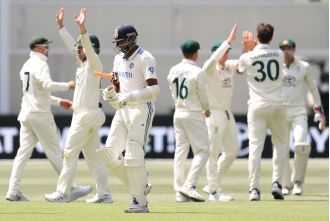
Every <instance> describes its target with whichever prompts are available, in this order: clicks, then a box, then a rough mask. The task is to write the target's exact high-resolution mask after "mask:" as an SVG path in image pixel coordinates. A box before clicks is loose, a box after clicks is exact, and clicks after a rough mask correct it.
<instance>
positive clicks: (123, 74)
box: [118, 71, 133, 78]
mask: <svg viewBox="0 0 330 221" xmlns="http://www.w3.org/2000/svg"><path fill="white" fill-rule="evenodd" d="M118 76H119V77H122V78H133V73H132V72H128V71H119V72H118Z"/></svg>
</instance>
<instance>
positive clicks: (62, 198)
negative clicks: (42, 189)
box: [45, 192, 70, 203]
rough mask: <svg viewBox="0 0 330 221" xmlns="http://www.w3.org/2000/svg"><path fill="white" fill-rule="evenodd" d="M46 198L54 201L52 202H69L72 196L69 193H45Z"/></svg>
mask: <svg viewBox="0 0 330 221" xmlns="http://www.w3.org/2000/svg"><path fill="white" fill-rule="evenodd" d="M45 199H46V200H47V201H48V202H52V203H68V202H70V197H69V196H68V195H65V194H62V193H59V192H54V193H50V194H45Z"/></svg>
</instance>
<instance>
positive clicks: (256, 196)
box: [250, 188, 260, 201]
mask: <svg viewBox="0 0 330 221" xmlns="http://www.w3.org/2000/svg"><path fill="white" fill-rule="evenodd" d="M259 200H260V191H259V190H258V189H257V188H253V189H252V190H251V191H250V201H259Z"/></svg>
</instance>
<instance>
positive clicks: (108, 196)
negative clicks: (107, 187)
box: [86, 194, 113, 203]
mask: <svg viewBox="0 0 330 221" xmlns="http://www.w3.org/2000/svg"><path fill="white" fill-rule="evenodd" d="M86 203H113V200H112V196H111V194H105V195H103V196H99V195H98V194H96V195H95V196H94V197H93V198H91V199H87V200H86Z"/></svg>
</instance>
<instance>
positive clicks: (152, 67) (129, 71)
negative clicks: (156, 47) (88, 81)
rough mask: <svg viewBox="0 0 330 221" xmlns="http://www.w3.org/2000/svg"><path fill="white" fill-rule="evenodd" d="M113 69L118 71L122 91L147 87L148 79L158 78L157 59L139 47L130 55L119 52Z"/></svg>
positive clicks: (127, 91)
mask: <svg viewBox="0 0 330 221" xmlns="http://www.w3.org/2000/svg"><path fill="white" fill-rule="evenodd" d="M113 71H114V72H117V73H118V78H119V83H120V93H129V92H132V91H134V90H139V89H143V88H145V87H147V86H148V85H147V82H146V80H147V79H151V78H154V79H157V71H156V59H155V58H154V57H153V56H152V55H151V53H149V52H148V51H146V50H144V49H143V48H141V47H139V48H138V49H136V51H135V52H134V53H133V54H132V55H131V56H130V57H129V58H125V57H124V56H123V54H121V53H120V54H117V55H116V57H115V59H114V63H113Z"/></svg>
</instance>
